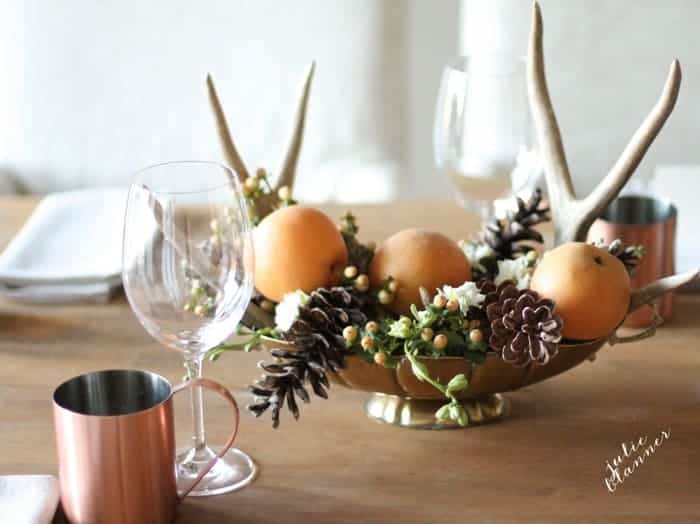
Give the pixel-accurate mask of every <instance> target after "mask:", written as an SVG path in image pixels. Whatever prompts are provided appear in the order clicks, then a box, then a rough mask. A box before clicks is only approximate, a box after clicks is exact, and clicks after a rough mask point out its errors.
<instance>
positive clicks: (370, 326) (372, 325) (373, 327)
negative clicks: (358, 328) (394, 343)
mask: <svg viewBox="0 0 700 524" xmlns="http://www.w3.org/2000/svg"><path fill="white" fill-rule="evenodd" d="M365 331H367V333H372V334H374V333H376V332H377V331H379V324H377V323H376V322H375V321H374V320H370V321H369V322H367V324H365Z"/></svg>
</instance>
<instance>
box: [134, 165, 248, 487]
mask: <svg viewBox="0 0 700 524" xmlns="http://www.w3.org/2000/svg"><path fill="white" fill-rule="evenodd" d="M122 277H123V283H124V289H125V291H126V296H127V298H128V300H129V304H130V305H131V308H132V310H133V311H134V314H135V315H136V317H137V318H138V320H139V322H140V323H141V324H142V325H143V326H144V328H145V329H146V331H148V333H150V334H151V335H152V336H153V337H154V338H155V339H156V340H158V341H159V342H160V343H161V344H162V345H163V346H165V347H167V348H170V349H174V350H177V351H180V352H181V353H182V354H183V356H184V360H185V368H186V369H187V374H188V378H195V377H199V376H201V374H202V361H203V358H204V356H205V354H206V353H207V351H209V350H210V349H211V348H213V347H215V346H216V345H218V344H220V343H222V342H223V341H224V340H225V339H226V338H227V337H228V336H229V335H231V334H232V333H233V332H234V331H235V329H236V327H237V325H238V323H239V321H240V320H241V318H242V316H243V313H244V312H245V309H246V307H247V305H248V303H249V301H250V298H251V295H252V290H253V247H252V239H251V226H250V223H249V220H248V214H247V208H246V204H245V200H244V199H243V196H242V191H241V188H240V184H239V181H238V178H237V176H236V175H235V174H234V173H233V172H232V171H231V170H230V169H229V168H227V167H225V166H223V165H221V164H217V163H214V162H196V161H188V162H169V163H164V164H158V165H156V166H152V167H149V168H146V169H144V170H142V171H140V172H138V173H137V174H136V175H135V176H134V177H133V180H132V183H131V187H130V189H129V196H128V199H127V209H126V217H125V224H124V239H123V269H122ZM192 391H193V394H192V412H193V422H194V431H193V434H194V436H193V442H192V447H191V448H189V449H185V450H182V451H180V450H178V457H177V464H176V472H177V478H178V485H181V486H185V485H189V484H190V483H191V482H192V480H193V479H194V478H196V477H197V475H198V473H199V471H200V470H201V469H202V468H204V466H206V464H207V463H208V462H209V461H210V460H211V459H212V458H213V457H214V456H215V454H216V450H215V449H213V448H210V447H209V446H207V444H206V442H205V439H204V426H203V416H202V415H203V413H202V409H203V406H202V394H201V390H200V389H199V388H195V389H193V390H192ZM254 474H255V465H254V463H253V462H252V460H251V459H250V458H249V457H248V456H247V455H245V454H244V453H243V452H241V451H240V450H235V449H234V450H231V451H229V453H227V454H226V455H225V456H223V457H221V458H220V460H219V461H218V462H217V464H216V465H215V466H214V467H213V468H212V470H211V472H210V473H209V474H207V475H206V476H205V477H204V478H203V480H202V481H200V483H199V484H198V485H197V486H196V487H195V489H194V490H193V491H192V492H191V493H190V494H191V495H210V494H217V493H225V492H227V491H232V490H234V489H236V488H238V487H241V486H243V485H245V484H247V483H248V482H250V480H252V478H253V476H254Z"/></svg>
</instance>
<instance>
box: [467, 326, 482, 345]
mask: <svg viewBox="0 0 700 524" xmlns="http://www.w3.org/2000/svg"><path fill="white" fill-rule="evenodd" d="M469 340H471V341H472V342H474V344H478V343H479V342H481V341H482V340H484V334H483V333H482V332H481V330H480V329H472V330H471V331H470V332H469Z"/></svg>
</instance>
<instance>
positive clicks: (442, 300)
mask: <svg viewBox="0 0 700 524" xmlns="http://www.w3.org/2000/svg"><path fill="white" fill-rule="evenodd" d="M446 305H447V297H446V296H445V295H440V294H437V295H435V298H433V306H435V307H437V308H440V309H442V308H444V307H445V306H446Z"/></svg>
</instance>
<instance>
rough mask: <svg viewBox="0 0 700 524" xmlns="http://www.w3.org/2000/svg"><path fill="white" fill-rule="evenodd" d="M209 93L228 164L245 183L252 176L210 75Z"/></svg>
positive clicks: (208, 78)
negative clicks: (233, 136)
mask: <svg viewBox="0 0 700 524" xmlns="http://www.w3.org/2000/svg"><path fill="white" fill-rule="evenodd" d="M207 92H208V94H209V103H210V104H211V109H212V111H213V112H214V118H215V120H216V131H217V134H218V135H219V142H221V148H222V149H223V150H224V156H225V157H226V162H227V163H228V164H229V165H230V166H231V167H233V169H234V170H235V171H236V174H238V178H240V179H241V181H243V180H245V179H246V178H248V177H249V176H250V173H248V169H247V168H246V167H245V164H244V163H243V159H242V158H241V155H239V154H238V150H237V149H236V146H235V144H234V143H233V138H231V132H230V131H229V128H228V123H227V122H226V115H225V114H224V110H223V108H222V107H221V102H220V101H219V95H218V94H217V93H216V87H214V80H213V79H212V77H211V75H209V74H208V75H207Z"/></svg>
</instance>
